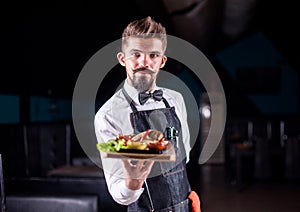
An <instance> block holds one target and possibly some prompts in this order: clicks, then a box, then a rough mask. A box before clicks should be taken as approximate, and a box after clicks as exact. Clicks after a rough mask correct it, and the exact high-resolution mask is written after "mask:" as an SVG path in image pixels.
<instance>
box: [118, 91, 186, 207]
mask: <svg viewBox="0 0 300 212" xmlns="http://www.w3.org/2000/svg"><path fill="white" fill-rule="evenodd" d="M123 94H124V96H125V98H126V100H127V101H128V103H129V104H130V107H131V109H132V113H130V120H131V124H132V127H133V129H134V133H135V134H137V133H140V132H144V131H146V130H147V129H156V130H160V131H162V132H164V133H165V136H166V133H168V132H167V131H166V129H168V128H171V127H173V128H175V129H176V130H177V131H178V135H179V139H174V140H172V144H173V146H174V147H175V152H176V161H175V162H155V163H154V165H153V167H152V170H155V173H157V171H158V170H159V171H160V173H161V174H160V175H158V176H156V175H154V176H153V177H149V178H147V180H146V183H145V184H144V186H143V187H144V192H143V193H142V194H141V196H140V198H139V199H138V200H137V201H136V202H134V203H132V204H130V205H129V206H128V211H129V212H140V211H141V212H143V211H145V212H146V211H159V212H164V211H172V212H174V211H175V212H188V211H189V207H188V199H187V198H188V195H189V193H190V191H191V189H190V184H189V182H188V178H187V174H186V161H185V157H186V156H185V148H184V144H183V142H182V136H181V135H182V133H181V123H180V120H179V118H178V116H177V115H176V112H175V108H174V107H170V105H169V103H168V102H167V100H166V99H165V98H163V99H162V100H163V102H164V104H165V106H166V108H161V109H154V110H144V111H138V110H137V109H136V107H135V105H134V102H133V100H132V99H131V98H130V97H129V95H128V94H127V93H126V91H125V90H124V89H123ZM149 176H151V173H150V175H149Z"/></svg>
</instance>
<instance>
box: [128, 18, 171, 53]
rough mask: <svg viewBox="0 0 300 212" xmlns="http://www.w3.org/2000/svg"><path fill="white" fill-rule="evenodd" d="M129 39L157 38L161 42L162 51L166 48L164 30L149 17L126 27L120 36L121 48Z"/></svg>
mask: <svg viewBox="0 0 300 212" xmlns="http://www.w3.org/2000/svg"><path fill="white" fill-rule="evenodd" d="M129 37H137V38H158V39H160V40H161V41H162V45H163V51H165V50H166V48H167V34H166V29H165V27H163V26H162V25H161V24H160V23H158V22H156V21H154V20H153V19H152V18H151V17H150V16H148V17H146V18H143V19H140V20H135V21H132V22H131V23H129V24H128V25H127V27H126V28H125V29H124V31H123V34H122V46H124V45H126V42H127V39H128V38H129Z"/></svg>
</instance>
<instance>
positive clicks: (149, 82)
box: [130, 69, 155, 92]
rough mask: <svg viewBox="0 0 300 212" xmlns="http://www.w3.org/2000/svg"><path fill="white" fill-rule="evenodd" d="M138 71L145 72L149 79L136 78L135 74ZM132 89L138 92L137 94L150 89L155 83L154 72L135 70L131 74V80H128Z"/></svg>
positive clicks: (144, 77)
mask: <svg viewBox="0 0 300 212" xmlns="http://www.w3.org/2000/svg"><path fill="white" fill-rule="evenodd" d="M138 71H145V72H147V73H148V74H149V75H150V77H149V76H148V75H147V76H137V75H136V73H137V72H138ZM130 80H131V83H132V85H133V87H134V88H135V89H136V90H137V91H138V92H144V91H147V90H149V89H150V88H152V86H153V85H154V82H155V75H154V72H153V71H151V70H144V69H143V70H137V71H135V72H134V74H133V78H132V79H130Z"/></svg>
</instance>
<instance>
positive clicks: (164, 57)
mask: <svg viewBox="0 0 300 212" xmlns="http://www.w3.org/2000/svg"><path fill="white" fill-rule="evenodd" d="M167 60H168V58H167V56H165V55H164V56H163V57H162V59H161V64H160V68H163V67H164V66H165V65H166V62H167Z"/></svg>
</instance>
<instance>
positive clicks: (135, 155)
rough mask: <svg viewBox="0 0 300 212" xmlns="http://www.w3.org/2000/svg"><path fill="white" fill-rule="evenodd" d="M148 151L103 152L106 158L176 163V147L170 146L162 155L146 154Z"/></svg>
mask: <svg viewBox="0 0 300 212" xmlns="http://www.w3.org/2000/svg"><path fill="white" fill-rule="evenodd" d="M146 151H147V150H141V151H140V152H139V151H135V152H101V155H102V156H103V157H104V158H119V159H134V160H153V161H175V160H176V154H175V151H174V147H173V146H172V145H171V144H170V145H168V146H167V148H166V150H165V151H163V152H162V153H145V152H146Z"/></svg>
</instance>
